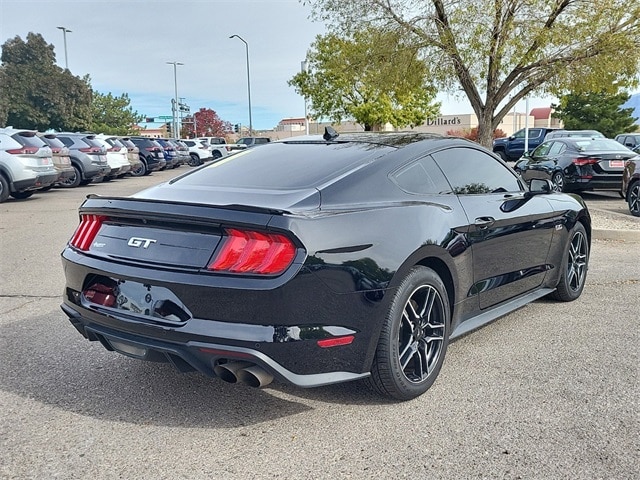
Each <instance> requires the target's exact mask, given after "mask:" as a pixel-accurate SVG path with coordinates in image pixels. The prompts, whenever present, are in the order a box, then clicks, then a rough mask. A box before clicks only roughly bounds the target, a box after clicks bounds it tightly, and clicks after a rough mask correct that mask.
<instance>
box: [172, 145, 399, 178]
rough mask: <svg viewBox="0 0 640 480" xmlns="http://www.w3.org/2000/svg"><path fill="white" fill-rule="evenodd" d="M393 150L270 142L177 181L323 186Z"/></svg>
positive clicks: (358, 146) (385, 147)
mask: <svg viewBox="0 0 640 480" xmlns="http://www.w3.org/2000/svg"><path fill="white" fill-rule="evenodd" d="M393 150H394V148H393V147H387V146H380V145H371V144H361V143H339V144H324V143H318V144H314V143H306V144H296V143H290V144H287V143H270V144H269V145H265V146H264V147H261V148H257V149H249V150H245V151H243V152H241V153H238V154H235V155H231V156H229V157H227V158H225V159H223V160H220V161H218V162H215V163H212V164H211V165H209V166H207V167H205V168H203V169H201V170H196V171H194V172H193V173H192V174H188V175H186V176H184V177H181V178H180V179H178V180H176V183H177V184H180V185H182V186H186V185H193V186H220V187H226V186H229V187H235V188H247V189H258V190H259V189H266V190H271V189H284V190H295V189H304V188H310V187H319V186H320V185H322V184H323V183H326V182H328V181H329V180H331V179H333V178H336V177H339V176H340V175H342V174H344V173H346V172H347V171H349V170H352V169H353V168H356V167H357V166H358V165H365V164H366V163H369V162H371V161H373V160H375V159H376V158H378V157H380V156H381V155H383V154H385V153H387V152H389V151H393Z"/></svg>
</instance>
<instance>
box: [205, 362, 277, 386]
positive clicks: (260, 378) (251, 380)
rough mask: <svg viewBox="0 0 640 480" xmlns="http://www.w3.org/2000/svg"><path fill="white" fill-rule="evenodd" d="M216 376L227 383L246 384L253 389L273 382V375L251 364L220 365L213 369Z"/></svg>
mask: <svg viewBox="0 0 640 480" xmlns="http://www.w3.org/2000/svg"><path fill="white" fill-rule="evenodd" d="M213 371H214V372H215V374H216V375H217V376H218V377H220V379H221V380H224V381H225V382H227V383H238V382H240V383H245V384H247V385H249V386H250V387H253V388H261V387H264V386H267V385H269V384H270V383H271V382H272V381H273V375H271V374H270V373H269V372H267V371H266V370H265V369H264V368H262V367H259V366H258V365H256V364H255V363H251V362H227V363H219V364H218V365H216V366H215V367H213Z"/></svg>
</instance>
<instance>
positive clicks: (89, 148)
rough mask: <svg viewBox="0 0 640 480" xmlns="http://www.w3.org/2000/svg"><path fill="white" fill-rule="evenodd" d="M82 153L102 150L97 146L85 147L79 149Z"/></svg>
mask: <svg viewBox="0 0 640 480" xmlns="http://www.w3.org/2000/svg"><path fill="white" fill-rule="evenodd" d="M79 150H80V151H81V152H83V153H101V152H102V150H101V149H99V148H97V147H85V148H80V149H79Z"/></svg>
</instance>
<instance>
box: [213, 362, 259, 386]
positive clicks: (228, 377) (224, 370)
mask: <svg viewBox="0 0 640 480" xmlns="http://www.w3.org/2000/svg"><path fill="white" fill-rule="evenodd" d="M251 365H253V364H252V363H249V362H228V363H219V364H218V365H216V366H215V367H213V371H214V372H215V374H216V375H217V376H218V377H220V379H221V380H224V381H225V382H227V383H238V371H239V370H242V369H243V368H247V367H251Z"/></svg>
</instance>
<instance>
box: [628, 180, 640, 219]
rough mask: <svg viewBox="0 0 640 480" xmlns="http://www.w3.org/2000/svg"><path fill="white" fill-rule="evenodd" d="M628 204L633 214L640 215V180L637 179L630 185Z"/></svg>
mask: <svg viewBox="0 0 640 480" xmlns="http://www.w3.org/2000/svg"><path fill="white" fill-rule="evenodd" d="M627 204H628V205H629V211H630V212H631V215H633V216H634V217H640V181H635V182H633V183H632V184H631V185H630V186H629V191H628V192H627Z"/></svg>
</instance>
